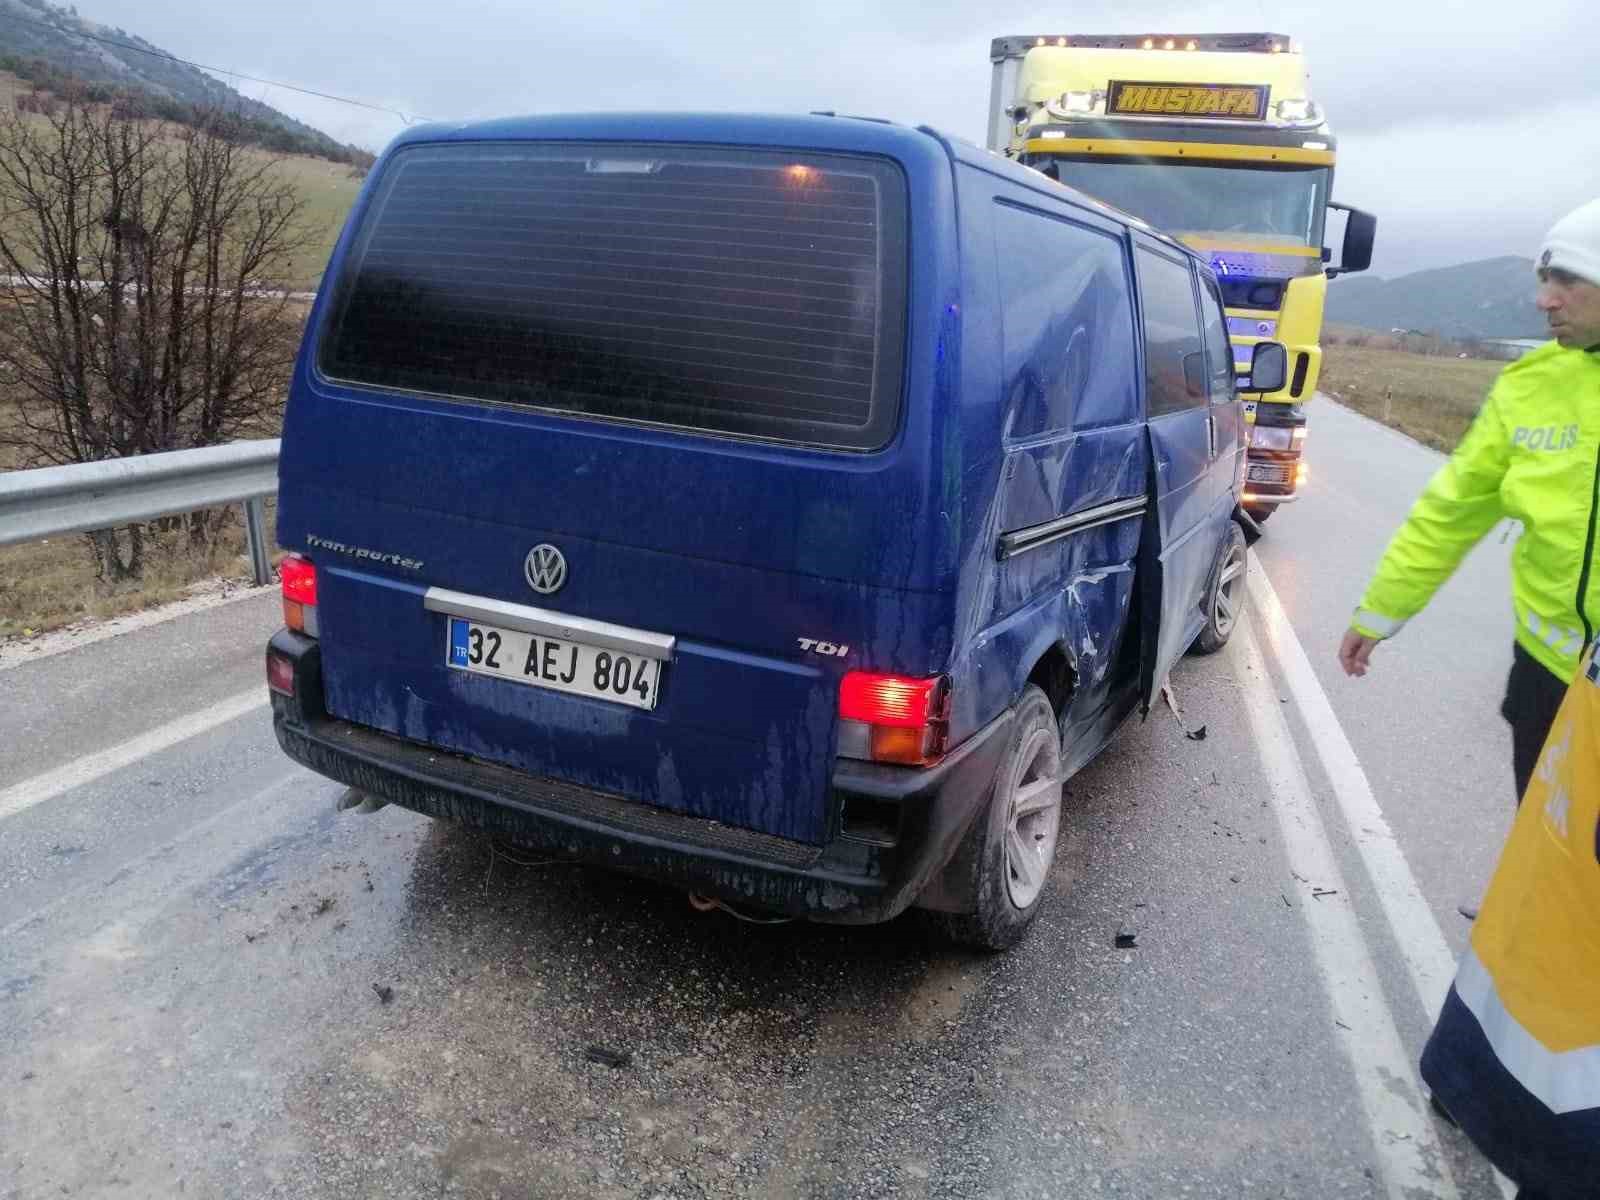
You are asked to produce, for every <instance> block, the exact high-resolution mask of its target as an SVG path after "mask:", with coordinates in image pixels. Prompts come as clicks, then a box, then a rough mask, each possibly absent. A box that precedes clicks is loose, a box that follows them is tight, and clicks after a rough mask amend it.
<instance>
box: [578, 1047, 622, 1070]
mask: <svg viewBox="0 0 1600 1200" xmlns="http://www.w3.org/2000/svg"><path fill="white" fill-rule="evenodd" d="M583 1056H584V1057H585V1058H587V1059H588V1060H589V1061H590V1062H592V1063H599V1064H600V1065H601V1066H603V1067H612V1068H618V1067H625V1066H627V1065H628V1064H629V1063H631V1062H632V1061H633V1055H632V1054H629V1053H628V1052H627V1051H626V1050H612V1049H610V1048H609V1047H606V1046H599V1045H596V1046H590V1047H589V1048H588V1049H587V1050H585V1051H584V1052H583Z"/></svg>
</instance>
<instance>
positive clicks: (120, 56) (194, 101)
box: [0, 0, 371, 163]
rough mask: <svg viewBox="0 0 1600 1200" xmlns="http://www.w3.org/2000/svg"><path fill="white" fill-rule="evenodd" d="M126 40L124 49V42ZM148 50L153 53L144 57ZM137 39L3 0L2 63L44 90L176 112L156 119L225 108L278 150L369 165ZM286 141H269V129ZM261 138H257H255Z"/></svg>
mask: <svg viewBox="0 0 1600 1200" xmlns="http://www.w3.org/2000/svg"><path fill="white" fill-rule="evenodd" d="M119 43H120V44H119ZM141 51H148V52H150V53H141ZM166 53H167V52H166V51H164V50H162V49H161V47H159V46H156V45H153V44H152V43H150V42H147V41H145V40H144V39H143V38H141V37H139V36H138V35H137V34H133V33H129V32H128V31H126V30H123V29H119V28H116V27H114V26H110V25H101V24H99V23H98V22H95V21H90V20H87V19H86V18H84V17H80V16H78V14H77V12H76V11H75V10H74V9H72V8H70V7H58V6H56V5H53V4H50V3H48V0H0V60H3V61H0V65H3V66H4V67H5V68H6V69H8V70H10V71H12V72H13V73H15V74H17V75H21V76H23V77H24V78H26V79H28V80H30V81H31V82H32V83H33V84H34V85H35V86H36V87H39V88H41V89H43V90H59V87H60V85H61V84H62V83H63V82H68V83H70V82H73V81H81V83H83V84H89V85H98V86H100V87H103V88H111V89H120V90H122V91H124V92H130V93H137V94H140V95H143V96H148V97H151V98H153V99H155V100H157V101H165V102H167V105H168V106H169V108H172V109H173V111H161V110H160V109H159V107H158V109H157V111H156V112H155V113H153V114H152V115H159V116H164V117H167V118H168V119H178V118H176V116H175V112H176V110H177V108H178V107H181V108H183V109H188V108H193V109H199V110H207V109H213V108H222V109H225V110H227V111H228V112H231V113H236V114H238V115H239V116H240V117H242V118H244V119H245V120H246V121H248V122H251V123H252V124H257V125H259V126H261V127H262V129H263V131H264V132H266V133H267V134H268V136H264V137H262V138H261V139H260V140H261V141H262V142H263V143H264V144H266V145H267V146H268V148H270V149H273V150H279V151H286V152H295V153H310V154H316V155H320V156H322V157H325V158H331V159H334V160H336V161H339V162H362V163H366V162H370V161H371V155H370V154H367V153H366V151H364V150H361V149H360V148H358V147H354V146H345V145H341V144H340V143H338V142H336V141H334V140H333V139H332V138H330V137H329V136H328V135H327V134H325V133H323V132H322V131H321V130H319V129H313V128H312V127H311V126H309V125H307V124H305V123H304V122H301V121H296V120H295V119H294V118H293V117H289V116H286V115H284V114H283V113H281V112H279V111H278V110H277V109H275V108H273V107H272V106H271V105H268V104H263V103H262V102H261V101H259V100H252V99H250V98H249V97H248V96H244V95H241V94H240V93H239V92H237V91H235V90H234V89H233V88H231V87H229V86H228V85H227V84H225V83H223V82H221V81H220V80H218V79H215V78H213V77H212V76H210V75H207V74H206V73H205V72H204V71H201V70H198V69H196V68H194V67H191V66H187V65H185V64H183V63H179V62H173V61H171V60H170V59H169V58H163V57H158V56H159V55H163V54H166ZM274 130H275V131H278V134H279V136H276V137H273V136H270V131H274ZM253 140H254V139H253Z"/></svg>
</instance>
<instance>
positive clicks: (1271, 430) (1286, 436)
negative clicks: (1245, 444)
mask: <svg viewBox="0 0 1600 1200" xmlns="http://www.w3.org/2000/svg"><path fill="white" fill-rule="evenodd" d="M1293 437H1294V430H1292V429H1285V428H1281V427H1275V426H1270V425H1269V426H1266V427H1265V428H1263V427H1262V426H1260V425H1255V426H1252V427H1251V430H1250V444H1251V445H1252V446H1260V447H1261V448H1262V449H1263V450H1287V449H1288V448H1289V446H1290V444H1291V442H1292V440H1293Z"/></svg>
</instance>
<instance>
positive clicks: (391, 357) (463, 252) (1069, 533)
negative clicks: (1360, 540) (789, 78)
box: [267, 115, 1283, 947]
mask: <svg viewBox="0 0 1600 1200" xmlns="http://www.w3.org/2000/svg"><path fill="white" fill-rule="evenodd" d="M325 278H326V284H325V286H324V288H323V290H322V291H321V292H320V293H319V295H318V297H317V300H316V304H315V306H314V308H313V310H312V313H311V315H310V318H309V322H308V325H307V333H306V336H305V341H304V345H303V347H302V349H301V353H300V357H299V360H298V363H297V365H296V368H295V373H294V379H293V384H292V389H291V393H290V396H289V403H288V411H287V416H286V420H285V427H284V433H283V450H282V461H281V473H280V493H279V507H278V540H279V543H280V544H281V545H282V546H284V547H285V548H288V549H291V550H292V551H293V555H292V556H291V557H290V558H288V559H286V560H285V563H284V565H283V568H282V577H283V592H284V610H285V621H286V626H287V628H285V629H284V630H282V631H280V632H279V633H278V634H276V635H275V636H274V637H273V638H272V640H271V643H270V646H269V648H268V651H267V670H268V679H269V685H270V687H271V689H272V692H273V723H274V726H275V729H276V731H277V736H278V739H279V742H280V743H281V745H282V746H283V748H284V750H285V751H287V753H288V754H289V755H290V756H291V757H293V758H294V759H296V760H298V761H299V762H301V763H304V764H306V765H308V766H309V767H311V768H312V769H314V770H316V771H318V772H320V773H322V774H323V775H326V776H328V777H330V778H332V779H335V780H339V781H341V782H343V783H346V784H348V785H350V787H351V788H352V789H354V792H353V793H352V794H356V795H359V794H365V796H366V797H368V798H369V803H368V804H367V805H366V807H368V808H370V807H371V806H372V805H373V804H375V803H383V802H391V801H392V802H394V803H397V804H400V805H403V806H405V807H407V808H410V809H414V810H416V811H418V812H422V813H426V814H429V815H432V816H435V817H441V818H447V819H449V820H452V821H457V822H460V823H463V824H466V825H470V826H473V827H476V828H478V829H481V830H485V831H489V832H491V833H494V834H497V835H502V836H507V837H510V838H514V839H516V840H517V841H518V842H519V843H521V844H524V845H533V846H536V847H538V848H539V849H540V850H541V851H543V852H546V853H549V854H552V855H560V856H567V857H570V858H573V859H576V860H583V861H588V862H591V863H595V864H602V865H605V866H608V867H614V868H616V869H619V870H623V871H631V872H635V873H638V874H641V875H645V876H648V877H651V878H654V879H656V880H660V881H664V882H667V883H669V884H673V885H676V886H678V887H682V888H684V889H685V890H687V891H689V892H690V893H691V894H695V895H697V896H698V897H699V898H700V902H701V903H705V902H706V901H707V900H712V901H719V902H721V903H723V904H727V905H730V906H733V907H735V908H743V909H748V910H751V911H761V912H765V913H773V914H788V915H792V916H802V917H808V918H812V919H818V920H827V921H844V922H869V921H881V920H886V919H888V918H890V917H893V916H894V915H896V914H897V913H899V912H901V911H902V910H904V909H906V908H907V907H908V906H911V905H917V906H921V907H923V908H927V909H931V910H934V911H935V912H938V913H942V914H945V916H944V919H945V920H946V921H948V923H949V926H950V929H951V931H952V933H953V934H954V935H955V936H956V937H958V938H959V939H961V940H963V941H966V942H969V943H973V944H978V945H983V946H990V947H1001V946H1005V945H1008V944H1010V943H1012V942H1013V941H1015V940H1016V939H1017V938H1018V937H1019V936H1020V935H1021V934H1022V932H1023V930H1024V929H1025V928H1026V926H1027V924H1028V922H1029V921H1030V920H1031V919H1032V917H1033V916H1034V915H1035V913H1036V912H1037V911H1038V908H1039V905H1040V901H1041V899H1042V897H1043V895H1044V894H1045V892H1046V890H1047V886H1046V885H1047V880H1048V876H1049V872H1050V868H1051V863H1052V860H1053V858H1054V854H1055V848H1056V842H1057V835H1058V831H1059V829H1060V823H1061V820H1062V782H1063V780H1065V779H1066V778H1067V777H1068V776H1070V775H1071V774H1072V773H1073V772H1074V771H1076V770H1077V769H1079V768H1080V767H1081V766H1083V765H1084V764H1085V763H1086V762H1088V761H1089V759H1090V758H1091V757H1092V756H1093V755H1094V754H1095V753H1096V752H1097V751H1098V750H1099V749H1100V748H1101V747H1102V746H1104V745H1105V743H1106V741H1107V739H1108V738H1109V737H1110V735H1111V734H1112V732H1113V731H1114V730H1115V729H1116V728H1117V726H1118V724H1119V723H1120V722H1121V721H1122V720H1123V719H1124V717H1126V716H1127V715H1128V714H1129V713H1131V712H1133V711H1134V710H1135V709H1137V708H1139V707H1140V706H1141V704H1142V705H1143V706H1144V707H1145V708H1146V709H1148V705H1149V701H1150V698H1151V695H1152V693H1153V691H1155V690H1156V689H1157V688H1159V686H1160V683H1161V681H1162V680H1164V678H1165V676H1166V674H1167V671H1168V669H1169V668H1170V667H1171V666H1172V664H1173V662H1174V661H1175V660H1176V659H1177V658H1178V657H1179V656H1180V655H1182V654H1184V653H1185V652H1186V651H1187V650H1189V649H1190V647H1191V646H1198V647H1199V648H1200V649H1203V650H1215V649H1217V648H1218V647H1220V646H1221V644H1222V643H1223V642H1224V641H1225V640H1226V639H1227V637H1228V634H1229V632H1230V630H1231V629H1232V627H1233V622H1234V620H1235V617H1236V615H1237V613H1238V611H1239V606H1240V605H1241V603H1242V602H1243V598H1244V592H1243V571H1244V569H1245V544H1244V538H1243V534H1242V531H1241V529H1240V526H1239V524H1238V523H1237V518H1236V510H1237V506H1238V502H1239V495H1240V486H1241V478H1242V472H1243V469H1244V440H1243V438H1244V424H1243V419H1242V417H1241V413H1240V405H1239V403H1238V398H1237V393H1236V381H1235V378H1234V368H1233V362H1232V358H1231V355H1230V350H1229V344H1228V336H1227V329H1226V323H1225V320H1224V315H1223V310H1222V302H1221V298H1220V295H1219V292H1218V288H1217V284H1216V281H1215V280H1214V278H1213V277H1212V275H1211V272H1210V270H1209V269H1208V267H1207V266H1206V264H1205V263H1204V262H1203V261H1202V260H1200V259H1197V258H1196V257H1195V256H1194V255H1193V254H1192V253H1190V252H1189V251H1188V250H1186V249H1185V248H1184V247H1183V246H1181V245H1180V244H1179V243H1178V242H1176V241H1175V240H1173V239H1171V238H1168V237H1166V236H1164V235H1162V234H1160V233H1158V232H1156V231H1154V230H1152V229H1150V228H1149V227H1147V226H1145V225H1143V224H1142V223H1140V222H1138V221H1137V220H1135V219H1133V218H1131V217H1128V216H1126V215H1125V214H1122V213H1119V212H1116V211H1114V210H1112V209H1109V208H1106V207H1104V206H1102V205H1100V204H1098V203H1096V202H1094V201H1092V200H1089V199H1087V198H1086V197H1084V196H1082V195H1081V194H1079V193H1076V192H1073V191H1072V190H1070V189H1068V188H1065V187H1062V186H1060V185H1059V184H1056V183H1053V182H1051V181H1049V180H1047V179H1046V178H1044V177H1043V176H1041V175H1039V174H1038V173H1036V172H1034V171H1031V170H1028V169H1026V168H1024V167H1021V166H1018V165H1016V164H1014V163H1011V162H1008V161H1006V160H1004V159H1000V158H997V157H995V156H993V155H990V154H988V153H987V152H985V151H982V150H979V149H977V148H975V147H972V146H970V145H966V144H964V143H961V142H957V141H953V140H951V139H949V138H946V137H943V136H941V135H940V134H938V133H935V132H933V131H930V130H926V129H921V130H914V129H910V128H905V127H899V126H895V125H891V124H887V123H883V122H877V121H869V120H860V119H851V118H838V117H832V116H822V115H819V116H810V117H798V118H790V117H751V116H687V115H684V116H661V115H649V116H642V115H641V116H618V115H607V116H573V117H549V118H538V119H517V120H503V121H492V122H486V123H482V124H475V125H460V126H447V127H446V126H434V127H429V128H421V129H417V130H413V131H411V132H409V133H407V134H406V135H404V136H403V137H401V138H400V139H399V140H398V141H397V142H396V143H395V144H394V145H393V146H391V147H390V148H389V150H388V151H386V152H385V154H384V155H383V157H382V159H381V160H380V161H379V163H378V164H377V166H376V167H375V168H374V170H373V171H372V173H371V177H370V178H369V180H368V182H367V184H366V186H365V188H364V190H363V192H362V194H361V196H360V198H359V200H358V202H357V204H356V206H355V209H354V211H353V212H352V213H351V215H350V218H349V221H348V224H347V226H346V228H345V230H344V232H343V234H342V236H341V237H340V240H339V243H338V245H337V247H336V249H335V251H334V254H333V258H332V261H331V263H330V264H329V268H328V272H327V275H326V277H325ZM1274 352H1276V357H1274ZM1258 354H1259V357H1258V359H1257V361H1256V363H1255V368H1254V369H1255V373H1256V378H1255V379H1254V381H1253V384H1252V387H1253V388H1254V389H1257V390H1261V389H1264V390H1272V389H1273V388H1276V387H1278V386H1280V385H1281V380H1277V381H1275V378H1274V372H1276V373H1277V374H1278V375H1281V374H1282V369H1283V364H1282V349H1281V347H1273V346H1268V347H1266V348H1265V349H1262V350H1260V351H1258Z"/></svg>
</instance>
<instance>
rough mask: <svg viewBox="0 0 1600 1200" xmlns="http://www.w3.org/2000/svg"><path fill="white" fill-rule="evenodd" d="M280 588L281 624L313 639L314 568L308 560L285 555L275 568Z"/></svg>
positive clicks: (315, 571) (315, 616)
mask: <svg viewBox="0 0 1600 1200" xmlns="http://www.w3.org/2000/svg"><path fill="white" fill-rule="evenodd" d="M278 580H279V582H280V583H282V585H283V623H284V624H285V625H287V626H288V627H289V628H290V629H292V630H294V631H295V632H296V633H303V634H305V635H306V636H307V637H316V636H317V568H316V566H315V565H314V564H313V563H312V562H311V560H310V559H308V558H301V557H300V556H299V555H298V554H286V555H284V556H283V561H282V562H280V563H279V564H278Z"/></svg>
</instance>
